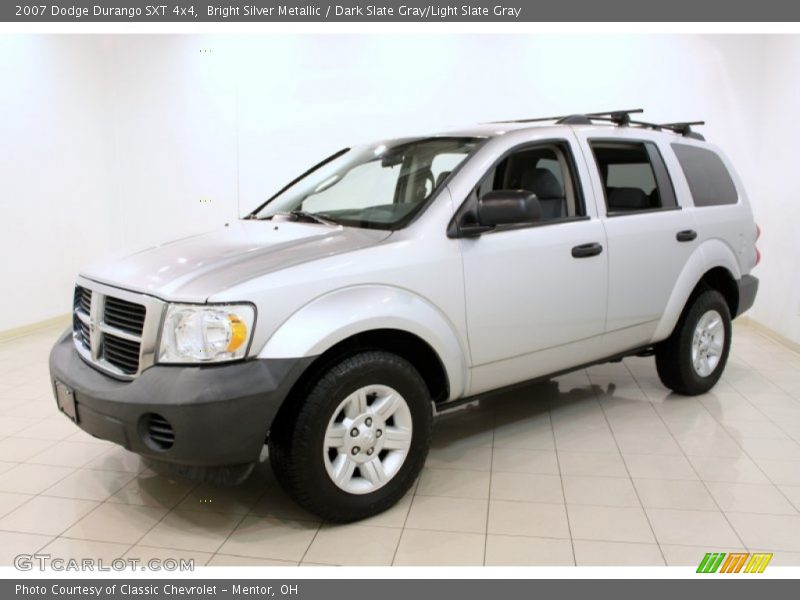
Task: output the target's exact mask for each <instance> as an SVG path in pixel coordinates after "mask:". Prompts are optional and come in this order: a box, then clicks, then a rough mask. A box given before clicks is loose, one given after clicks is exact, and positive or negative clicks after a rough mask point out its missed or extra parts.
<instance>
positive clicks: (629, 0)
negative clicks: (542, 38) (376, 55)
mask: <svg viewBox="0 0 800 600" xmlns="http://www.w3.org/2000/svg"><path fill="white" fill-rule="evenodd" d="M798 20H800V3H798V2H787V1H786V0H761V1H760V2H745V1H744V0H670V2H652V1H650V2H646V1H645V2H643V1H642V0H559V1H558V2H553V1H551V0H471V1H465V0H458V1H453V0H440V1H438V2H424V1H422V0H383V1H381V0H377V1H375V2H366V1H358V0H336V1H335V2H328V1H327V0H306V1H302V0H301V1H298V2H295V3H292V2H288V3H287V2H282V1H280V0H220V1H219V2H209V1H207V0H199V1H194V0H170V1H168V2H165V3H160V2H159V0H151V1H150V3H146V2H141V1H137V0H64V1H59V2H41V1H37V0H30V1H22V0H3V1H2V2H0V21H5V22H79V21H89V22H105V23H111V22H147V23H160V22H172V23H197V22H249V23H268V22H304V21H305V22H325V21H329V22H370V21H371V22H434V23H435V22H491V21H496V22H582V21H600V22H614V21H620V22H637V21H653V22H657V21H677V22H694V21H699V22H715V21H716V22H744V21H757V22H771V21H798Z"/></svg>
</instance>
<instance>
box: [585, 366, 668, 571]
mask: <svg viewBox="0 0 800 600" xmlns="http://www.w3.org/2000/svg"><path fill="white" fill-rule="evenodd" d="M623 366H625V368H626V369H628V367H627V365H624V362H623ZM628 373H630V370H629V369H628ZM631 377H633V374H631ZM634 382H636V379H635V378H634ZM636 385H637V387H639V389H640V391H641V392H642V394H643V395H644V397H645V398H647V394H645V393H644V390H642V389H641V387H640V386H639V384H638V382H637V384H636ZM595 402H597V404H598V405H599V406H600V410H601V412H602V413H603V419H605V422H606V425H607V426H608V429H609V431H610V432H611V437H612V438H613V439H614V444H615V445H616V446H617V450H618V451H619V455H620V456H622V464H623V465H625V472H626V473H628V481H629V482H630V484H631V487H632V488H633V493H634V494H636V499H637V500H638V501H639V508H640V509H641V511H642V514H644V518H645V519H646V520H647V526H648V527H649V528H650V533H651V534H652V535H653V539H654V540H655V543H656V546H658V552H659V554H661V560H663V561H664V565H665V566H666V564H667V557H666V555H665V554H664V549H663V548H662V547H661V542H660V541H659V539H658V536H657V535H656V530H655V528H654V527H653V523H652V522H651V521H650V515H649V514H648V513H647V509H646V508H645V506H644V502H642V497H641V496H640V495H639V490H638V489H637V487H636V484H635V483H634V481H633V475H631V471H630V469H629V468H628V463H627V461H626V460H625V457H624V456H623V454H622V448H620V446H619V441H617V435H616V433H614V428H613V427H612V426H611V421H609V420H608V413H606V409H605V406H603V403H602V402H600V400H599V399H598V398H597V397H595ZM651 410H653V412H655V409H653V408H652V405H651Z"/></svg>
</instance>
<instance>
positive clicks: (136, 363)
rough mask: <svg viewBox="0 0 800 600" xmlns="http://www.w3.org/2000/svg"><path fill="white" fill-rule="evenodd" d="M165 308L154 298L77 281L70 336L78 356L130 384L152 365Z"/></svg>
mask: <svg viewBox="0 0 800 600" xmlns="http://www.w3.org/2000/svg"><path fill="white" fill-rule="evenodd" d="M165 306H166V304H165V303H164V301H162V300H159V299H158V298H154V297H153V296H148V295H147V294H140V293H136V292H131V291H128V290H123V289H120V288H116V287H113V286H110V285H106V284H102V283H98V282H96V281H92V280H90V279H86V278H84V277H79V278H78V281H77V282H76V288H75V302H74V305H73V335H72V337H73V341H74V343H75V348H76V349H77V351H78V354H80V356H81V358H83V359H84V360H85V361H86V362H88V363H89V364H90V365H91V366H93V367H95V368H96V369H98V370H100V371H103V372H105V373H107V374H109V375H111V376H113V377H116V378H117V379H124V380H131V379H134V378H135V377H136V376H137V375H139V374H140V373H141V372H142V371H144V370H145V369H147V368H149V367H151V366H153V364H154V363H155V352H156V345H157V343H158V332H159V329H160V327H161V319H162V316H163V313H164V307H165ZM87 308H88V310H87ZM107 308H110V310H108V311H107ZM87 337H88V339H87Z"/></svg>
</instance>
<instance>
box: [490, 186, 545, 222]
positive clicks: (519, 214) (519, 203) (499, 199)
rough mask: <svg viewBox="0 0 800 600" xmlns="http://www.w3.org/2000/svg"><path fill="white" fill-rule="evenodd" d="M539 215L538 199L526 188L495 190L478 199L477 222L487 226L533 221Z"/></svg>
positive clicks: (540, 213)
mask: <svg viewBox="0 0 800 600" xmlns="http://www.w3.org/2000/svg"><path fill="white" fill-rule="evenodd" d="M541 217H542V207H541V205H540V204H539V199H538V198H536V194H532V193H531V192H528V191H526V190H497V191H494V192H488V193H486V194H484V195H483V196H482V197H481V198H480V199H479V200H478V222H479V223H480V224H481V225H484V226H487V227H493V226H495V225H516V224H520V223H533V222H535V221H538V220H539V219H541Z"/></svg>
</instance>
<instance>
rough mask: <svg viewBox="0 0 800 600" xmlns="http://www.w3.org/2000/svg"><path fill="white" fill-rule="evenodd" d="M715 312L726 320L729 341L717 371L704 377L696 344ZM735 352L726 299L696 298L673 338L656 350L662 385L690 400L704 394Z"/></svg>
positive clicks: (712, 293)
mask: <svg viewBox="0 0 800 600" xmlns="http://www.w3.org/2000/svg"><path fill="white" fill-rule="evenodd" d="M711 310H715V311H717V312H718V313H719V315H720V316H721V317H722V325H723V328H724V332H725V339H724V341H723V344H722V353H721V355H720V359H719V362H718V363H717V365H716V367H714V370H713V371H712V372H711V373H710V374H708V375H707V376H705V377H703V376H701V375H700V374H699V373H698V372H697V370H695V367H694V365H693V364H692V341H693V336H694V332H695V329H696V328H697V324H698V323H699V321H700V319H701V318H702V317H703V315H705V314H706V313H707V312H708V311H711ZM730 349H731V313H730V309H729V308H728V303H727V302H726V301H725V298H724V297H723V296H722V294H720V293H719V292H718V291H716V290H711V289H707V290H704V291H701V292H700V293H698V294H696V295H695V296H694V297H693V299H692V300H690V302H689V304H688V305H687V306H686V308H685V309H684V311H683V314H682V315H681V318H680V319H679V320H678V324H677V325H676V326H675V330H674V331H673V332H672V335H671V336H670V337H669V338H668V339H666V340H665V341H663V342H661V343H660V344H659V345H658V346H657V347H656V369H657V370H658V377H659V379H661V383H663V384H664V385H665V386H667V387H668V388H670V389H671V390H673V391H675V392H677V393H679V394H684V395H686V396H697V395H698V394H704V393H706V392H707V391H709V390H710V389H711V388H713V387H714V386H715V385H716V383H717V381H719V378H720V377H721V376H722V372H723V371H724V370H725V364H726V363H727V362H728V353H729V352H730Z"/></svg>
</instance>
